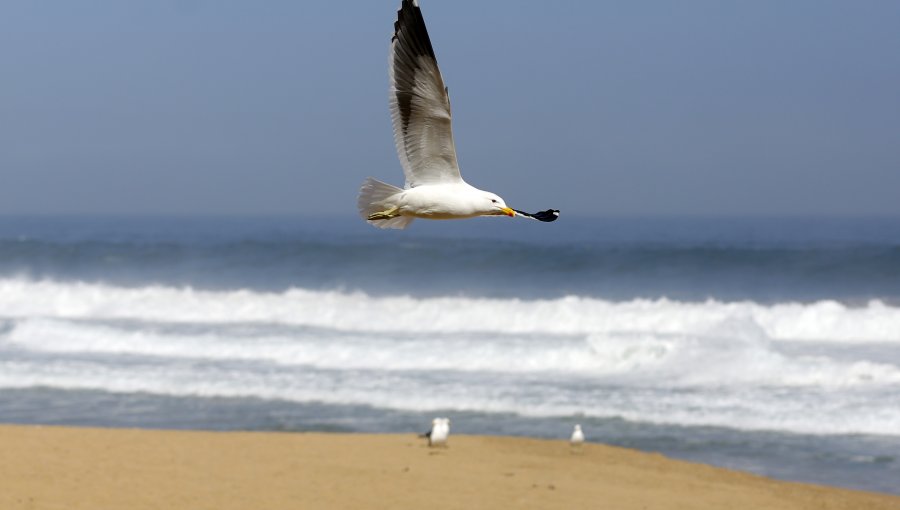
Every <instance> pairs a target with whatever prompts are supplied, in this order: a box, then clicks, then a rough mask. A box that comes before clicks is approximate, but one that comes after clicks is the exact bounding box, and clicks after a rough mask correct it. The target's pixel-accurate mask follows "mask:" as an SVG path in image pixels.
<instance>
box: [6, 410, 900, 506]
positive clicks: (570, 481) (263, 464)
mask: <svg viewBox="0 0 900 510" xmlns="http://www.w3.org/2000/svg"><path fill="white" fill-rule="evenodd" d="M0 452H2V454H0V481H2V486H3V490H2V491H0V508H4V509H20V508H21V509H25V508H48V509H49V508H72V509H77V508H85V509H89V508H90V509H98V508H129V509H133V510H141V509H149V508H215V509H228V508H267V509H277V508H420V507H424V506H427V507H429V508H438V509H440V508H482V507H483V508H507V507H521V508H545V509H556V508H559V509H563V508H616V509H626V510H627V509H643V508H694V509H696V508H710V509H719V508H735V509H743V508H747V509H751V508H752V509H757V508H767V509H775V510H777V509H805V508H830V509H848V510H849V509H896V508H900V496H893V495H888V494H881V493H871V492H863V491H856V490H849V489H842V488H834V487H827V486H817V485H811V484H804V483H796V482H785V481H778V480H773V479H769V478H765V477H762V476H758V475H753V474H749V473H744V472H739V471H733V470H728V469H724V468H718V467H712V466H708V465H704V464H695V463H691V462H687V461H681V460H674V459H670V458H667V457H664V456H662V455H660V454H654V453H645V452H640V451H635V450H628V449H624V448H619V447H612V446H606V445H602V444H597V443H588V444H585V445H583V446H582V447H580V448H577V449H573V448H572V447H570V446H569V444H568V443H567V442H566V441H559V440H543V439H531V438H522V437H503V436H466V435H451V437H450V443H449V447H447V448H434V449H430V448H428V447H427V446H426V445H425V442H424V441H423V440H422V439H419V438H417V437H415V435H413V434H402V435H401V434H347V433H294V432H218V431H181V430H156V429H153V430H150V429H116V428H80V427H60V426H44V425H0Z"/></svg>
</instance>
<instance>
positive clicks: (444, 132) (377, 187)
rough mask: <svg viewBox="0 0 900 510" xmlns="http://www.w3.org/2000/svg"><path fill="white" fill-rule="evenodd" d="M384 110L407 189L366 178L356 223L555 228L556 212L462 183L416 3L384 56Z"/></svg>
mask: <svg viewBox="0 0 900 510" xmlns="http://www.w3.org/2000/svg"><path fill="white" fill-rule="evenodd" d="M389 69H390V81H391V89H390V93H391V96H390V107H391V119H392V120H393V124H394V143H395V144H396V146H397V154H398V155H399V156H400V163H401V165H402V166H403V173H404V174H405V176H406V186H405V189H400V188H398V187H396V186H392V185H390V184H386V183H383V182H381V181H378V180H376V179H373V178H372V177H369V178H368V179H366V181H365V182H364V183H363V185H362V187H361V188H360V190H359V198H358V199H357V204H356V205H357V207H358V208H359V213H360V216H362V218H363V219H364V220H366V221H368V222H369V223H370V224H372V225H374V226H376V227H379V228H401V229H402V228H406V227H407V226H408V225H409V224H410V222H412V220H413V219H415V218H425V219H432V220H449V219H463V218H474V217H476V216H510V217H515V216H516V215H520V216H523V217H526V218H531V219H535V220H539V221H554V220H555V219H556V218H557V217H558V216H559V211H558V210H554V209H549V210H546V211H542V212H539V213H535V214H528V213H525V212H522V211H517V210H515V209H510V208H509V207H508V206H507V205H506V202H504V201H503V199H502V198H500V197H499V196H497V195H495V194H494V193H491V192H488V191H483V190H480V189H478V188H475V187H474V186H471V185H469V184H468V183H467V182H465V181H464V180H463V179H462V177H461V176H460V173H459V165H458V163H457V161H456V147H455V146H454V144H453V132H452V130H451V126H450V97H449V96H448V93H447V87H446V86H444V80H443V78H442V77H441V71H440V69H438V64H437V58H436V57H435V55H434V49H433V48H432V46H431V40H430V39H429V38H428V31H427V30H426V29H425V20H424V19H423V18H422V11H421V10H420V9H419V2H418V0H403V4H402V5H401V6H400V10H399V11H398V12H397V21H396V23H394V37H393V38H392V39H391V55H390V65H389Z"/></svg>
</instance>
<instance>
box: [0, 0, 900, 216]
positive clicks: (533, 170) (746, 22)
mask: <svg viewBox="0 0 900 510" xmlns="http://www.w3.org/2000/svg"><path fill="white" fill-rule="evenodd" d="M421 4H422V8H423V12H424V15H425V20H426V22H427V23H428V26H429V31H430V33H431V37H432V41H433V43H434V46H435V50H436V53H437V56H438V61H439V63H440V65H441V68H442V71H443V74H444V78H445V80H446V82H447V84H448V85H449V87H450V93H451V100H452V103H453V111H454V132H455V137H456V143H457V150H458V152H459V159H460V163H461V166H462V171H463V176H464V177H465V178H466V179H467V180H468V181H469V182H470V183H472V184H473V185H475V186H478V187H480V188H483V189H488V190H491V191H494V192H496V193H498V194H500V195H501V196H503V197H504V198H505V199H506V201H507V203H509V204H510V205H511V206H512V207H516V208H519V209H525V210H539V209H545V208H548V207H554V208H559V209H562V210H563V211H564V212H566V213H571V214H578V215H604V216H635V215H638V216H657V215H667V216H673V215H674V216H677V215H713V216H769V215H804V216H806V215H813V216H815V215H827V216H860V215H863V216H864V215H891V216H900V93H898V91H900V30H897V27H900V2H895V1H888V0H883V1H879V0H869V1H866V2H850V1H840V2H838V1H812V0H795V1H791V2H784V1H774V0H758V1H753V2H737V1H733V2H723V1H712V0H709V1H689V2H676V1H674V0H671V1H640V2H594V1H577V0H576V1H568V2H557V3H554V2H530V1H516V2H511V1H510V2H501V1H494V2H483V1H481V2H476V1H474V0H454V1H452V2H451V1H446V0H444V1H440V0H421ZM398 5H399V2H398V1H397V0H386V1H381V0H377V1H376V0H358V1H343V2H293V1H290V2H289V1H267V2H250V1H212V0H207V1H203V0H195V1H168V2H165V1H141V2H139V1H131V2H122V1H113V0H109V1H91V0H84V1H80V2H67V1H61V0H60V1H30V0H29V1H26V0H7V1H5V2H3V3H2V4H0V63H2V65H3V75H2V76H3V78H2V81H0V214H31V213H44V214H60V213H62V214H69V213H74V214H160V213H165V214H232V215H264V214H291V215H310V214H316V215H321V214H327V215H338V216H348V217H353V216H355V215H356V211H355V197H356V192H357V189H358V187H359V184H360V183H361V182H362V180H363V179H364V178H365V177H366V176H368V175H372V176H375V177H378V178H381V179H382V180H385V181H388V182H393V183H396V184H402V172H401V169H400V165H399V163H398V161H397V158H396V154H395V152H394V148H393V140H392V135H391V128H390V118H389V115H388V111H387V53H388V43H389V40H390V35H391V32H392V23H393V21H394V16H395V11H396V9H397V7H398Z"/></svg>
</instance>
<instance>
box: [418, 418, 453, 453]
mask: <svg viewBox="0 0 900 510" xmlns="http://www.w3.org/2000/svg"><path fill="white" fill-rule="evenodd" d="M449 435H450V418H435V419H433V420H431V430H429V431H428V432H426V433H424V434H422V436H421V437H427V438H428V446H438V445H446V444H447V436H449Z"/></svg>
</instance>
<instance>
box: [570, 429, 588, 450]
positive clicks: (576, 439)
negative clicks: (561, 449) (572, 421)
mask: <svg viewBox="0 0 900 510" xmlns="http://www.w3.org/2000/svg"><path fill="white" fill-rule="evenodd" d="M582 443H584V432H582V431H581V425H577V424H576V425H575V429H574V430H572V437H570V438H569V444H571V445H572V446H579V445H581V444H582Z"/></svg>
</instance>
